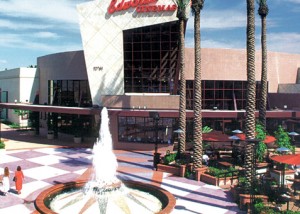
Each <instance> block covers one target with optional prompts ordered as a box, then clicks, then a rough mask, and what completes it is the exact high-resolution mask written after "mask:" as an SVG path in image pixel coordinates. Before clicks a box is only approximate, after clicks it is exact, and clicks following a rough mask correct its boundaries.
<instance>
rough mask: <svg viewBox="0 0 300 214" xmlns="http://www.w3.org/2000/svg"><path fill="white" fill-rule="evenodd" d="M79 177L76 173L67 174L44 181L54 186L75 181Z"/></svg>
mask: <svg viewBox="0 0 300 214" xmlns="http://www.w3.org/2000/svg"><path fill="white" fill-rule="evenodd" d="M78 177H79V175H78V174H76V173H67V174H63V175H59V176H55V177H52V178H47V179H44V180H43V181H44V182H47V183H49V184H52V185H54V184H60V183H66V182H71V181H75V180H76V179H77V178H78Z"/></svg>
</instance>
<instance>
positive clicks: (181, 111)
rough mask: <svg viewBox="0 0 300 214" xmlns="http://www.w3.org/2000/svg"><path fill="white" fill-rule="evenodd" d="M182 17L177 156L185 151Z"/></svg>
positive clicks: (182, 28) (180, 29)
mask: <svg viewBox="0 0 300 214" xmlns="http://www.w3.org/2000/svg"><path fill="white" fill-rule="evenodd" d="M184 25H185V21H184V19H179V34H180V35H179V37H180V39H179V40H180V43H179V54H180V62H179V69H180V101H179V128H180V129H181V130H182V131H183V132H182V134H180V135H179V158H180V154H182V153H184V152H185V129H186V82H185V70H184V67H185V66H184V60H185V56H184V49H185V47H184Z"/></svg>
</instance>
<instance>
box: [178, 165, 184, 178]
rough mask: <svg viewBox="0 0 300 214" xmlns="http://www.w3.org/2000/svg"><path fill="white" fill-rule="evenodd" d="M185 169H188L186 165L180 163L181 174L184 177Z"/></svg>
mask: <svg viewBox="0 0 300 214" xmlns="http://www.w3.org/2000/svg"><path fill="white" fill-rule="evenodd" d="M185 170H186V165H180V166H179V176H180V177H184V175H185Z"/></svg>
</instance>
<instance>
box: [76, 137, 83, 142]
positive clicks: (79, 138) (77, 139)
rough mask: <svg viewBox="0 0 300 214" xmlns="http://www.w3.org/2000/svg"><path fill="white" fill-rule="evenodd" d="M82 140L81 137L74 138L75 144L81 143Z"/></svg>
mask: <svg viewBox="0 0 300 214" xmlns="http://www.w3.org/2000/svg"><path fill="white" fill-rule="evenodd" d="M81 141H82V138H81V137H74V143H81Z"/></svg>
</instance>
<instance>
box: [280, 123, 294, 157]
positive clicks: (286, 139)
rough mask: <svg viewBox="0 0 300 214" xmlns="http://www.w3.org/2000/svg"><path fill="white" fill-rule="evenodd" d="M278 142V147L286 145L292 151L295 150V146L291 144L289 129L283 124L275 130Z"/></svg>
mask: <svg viewBox="0 0 300 214" xmlns="http://www.w3.org/2000/svg"><path fill="white" fill-rule="evenodd" d="M275 138H276V144H277V145H278V147H279V148H280V147H286V148H288V149H290V150H291V151H292V152H295V146H292V144H291V138H290V136H289V134H288V132H287V131H285V130H284V129H283V128H282V126H278V129H277V131H275Z"/></svg>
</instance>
